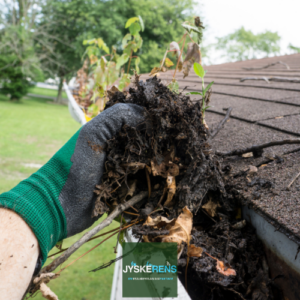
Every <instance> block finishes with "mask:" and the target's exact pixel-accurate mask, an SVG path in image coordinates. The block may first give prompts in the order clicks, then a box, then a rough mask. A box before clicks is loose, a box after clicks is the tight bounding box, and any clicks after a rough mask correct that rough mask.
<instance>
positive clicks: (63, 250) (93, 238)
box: [47, 227, 120, 258]
mask: <svg viewBox="0 0 300 300" xmlns="http://www.w3.org/2000/svg"><path fill="white" fill-rule="evenodd" d="M117 230H120V227H117V228H115V229H112V230H110V231H107V232H104V233H102V234H99V235H96V236H94V237H92V238H91V239H89V240H88V241H87V242H90V241H92V240H95V239H97V238H99V237H101V236H104V235H107V234H109V233H111V232H114V231H117ZM68 249H69V248H65V249H62V250H60V251H58V252H56V253H53V254H51V255H49V256H48V257H47V258H50V257H52V256H55V255H57V254H59V253H62V252H65V251H67V250H68Z"/></svg>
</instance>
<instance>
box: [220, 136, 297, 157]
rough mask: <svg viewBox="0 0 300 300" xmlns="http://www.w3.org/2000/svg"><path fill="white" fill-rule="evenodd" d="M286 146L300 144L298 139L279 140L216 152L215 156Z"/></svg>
mask: <svg viewBox="0 0 300 300" xmlns="http://www.w3.org/2000/svg"><path fill="white" fill-rule="evenodd" d="M286 144H300V139H293V140H292V139H288V140H281V141H273V142H269V143H265V144H261V145H254V146H251V147H248V148H242V149H235V150H232V151H228V152H220V151H216V154H217V155H220V156H233V155H241V154H244V153H248V152H253V151H254V152H255V151H257V150H261V149H264V148H269V147H273V146H280V145H286Z"/></svg>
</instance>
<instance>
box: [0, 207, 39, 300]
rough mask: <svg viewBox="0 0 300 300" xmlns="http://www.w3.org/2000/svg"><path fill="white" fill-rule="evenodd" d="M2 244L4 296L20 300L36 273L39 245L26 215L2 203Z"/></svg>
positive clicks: (0, 263) (0, 273)
mask: <svg viewBox="0 0 300 300" xmlns="http://www.w3.org/2000/svg"><path fill="white" fill-rule="evenodd" d="M0 245H1V247H0V295H1V299H10V300H20V299H21V298H22V297H23V295H24V293H25V291H26V289H27V287H28V285H29V283H30V280H31V278H32V275H33V273H34V270H35V266H36V263H37V260H38V256H39V245H38V241H37V239H36V237H35V235H34V233H33V232H32V230H31V229H30V227H29V226H28V225H27V224H26V223H25V221H24V220H23V219H22V218H21V217H20V216H19V215H18V214H16V213H15V212H13V211H11V210H8V209H5V208H1V207H0Z"/></svg>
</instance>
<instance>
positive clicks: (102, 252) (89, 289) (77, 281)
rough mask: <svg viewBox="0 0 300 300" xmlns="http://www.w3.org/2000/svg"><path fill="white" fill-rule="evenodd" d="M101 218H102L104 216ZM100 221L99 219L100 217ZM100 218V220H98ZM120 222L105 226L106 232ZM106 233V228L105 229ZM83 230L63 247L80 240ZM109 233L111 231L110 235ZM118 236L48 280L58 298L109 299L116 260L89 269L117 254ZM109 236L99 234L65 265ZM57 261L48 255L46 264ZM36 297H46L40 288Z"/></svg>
mask: <svg viewBox="0 0 300 300" xmlns="http://www.w3.org/2000/svg"><path fill="white" fill-rule="evenodd" d="M100 221H101V219H100ZM98 222H99V221H98ZM98 222H97V223H98ZM118 226H119V224H118V223H117V222H113V223H112V224H111V225H110V226H108V227H107V228H105V230H104V231H103V232H107V231H109V230H111V229H114V228H117V227H118ZM101 233H102V232H101ZM82 235H83V233H81V234H77V235H75V236H73V237H71V238H68V239H66V240H64V242H63V248H65V247H68V246H71V245H72V244H73V243H74V242H76V241H77V240H78V239H79V238H80V237H81V236H82ZM107 236H109V234H108V235H107ZM116 236H117V235H115V236H113V237H112V238H111V239H109V240H107V241H105V242H104V243H103V244H101V245H100V246H99V247H97V248H96V249H94V250H93V251H92V252H90V253H88V254H87V255H85V256H84V257H82V258H81V259H79V260H78V261H76V262H75V263H74V264H73V265H71V266H69V267H68V268H67V269H65V270H64V271H62V272H61V275H60V277H58V278H56V279H55V280H53V281H52V282H50V283H49V284H48V286H49V287H50V289H51V290H52V291H54V292H55V293H56V295H57V296H58V299H61V300H69V299H70V300H82V299H86V300H92V299H97V300H102V299H103V300H108V299H109V298H110V292H111V286H112V279H113V272H114V264H113V265H111V266H110V267H108V268H106V269H103V270H100V271H97V272H89V271H91V270H93V269H95V268H96V267H98V266H100V265H102V264H103V263H106V262H108V261H110V260H111V259H114V258H115V257H116V254H115V253H114V249H113V247H115V246H116ZM104 238H106V236H104V237H100V238H97V239H95V240H93V241H90V242H88V243H86V244H84V245H83V246H82V247H81V248H80V249H79V250H78V251H77V252H75V253H74V254H73V255H72V256H71V257H70V258H69V259H68V260H67V261H66V262H65V263H64V264H63V265H62V266H63V267H64V266H66V265H67V264H69V263H70V262H72V261H73V260H75V259H76V258H77V257H79V256H80V255H82V254H84V253H85V252H87V251H88V250H89V249H91V248H92V247H94V246H95V245H97V244H98V243H100V242H101V241H102V240H103V239H104ZM57 251H59V250H58V249H52V251H51V252H50V254H52V253H56V252H57ZM52 261H53V258H48V260H47V262H46V264H48V263H50V262H52ZM60 269H61V267H58V268H57V270H56V271H59V270H60ZM34 299H35V300H43V299H44V298H43V297H42V296H41V294H40V292H38V294H37V296H36V297H35V298H34Z"/></svg>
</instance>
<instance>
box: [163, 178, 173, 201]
mask: <svg viewBox="0 0 300 300" xmlns="http://www.w3.org/2000/svg"><path fill="white" fill-rule="evenodd" d="M167 187H168V196H167V200H166V202H165V204H164V206H166V207H168V206H170V203H171V202H172V199H173V197H174V195H175V193H176V180H175V177H174V176H168V177H167Z"/></svg>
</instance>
